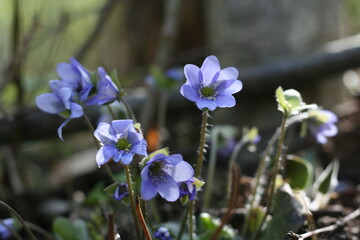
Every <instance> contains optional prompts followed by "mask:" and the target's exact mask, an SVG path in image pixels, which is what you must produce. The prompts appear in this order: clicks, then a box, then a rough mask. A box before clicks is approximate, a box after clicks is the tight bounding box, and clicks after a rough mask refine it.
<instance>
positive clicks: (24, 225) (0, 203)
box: [0, 201, 37, 240]
mask: <svg viewBox="0 0 360 240" xmlns="http://www.w3.org/2000/svg"><path fill="white" fill-rule="evenodd" d="M0 206H1V207H3V208H4V209H6V210H7V211H8V212H10V213H11V214H13V215H15V217H16V218H17V219H18V220H19V221H20V223H21V225H23V227H24V229H25V231H26V233H27V234H28V235H29V236H30V238H31V239H32V240H37V238H36V237H35V235H34V233H33V232H32V231H31V230H30V228H29V226H28V225H27V224H26V222H25V221H24V219H23V218H22V217H21V216H20V214H18V213H17V212H16V211H15V210H14V209H13V208H12V207H10V206H9V205H8V204H6V203H5V202H3V201H0Z"/></svg>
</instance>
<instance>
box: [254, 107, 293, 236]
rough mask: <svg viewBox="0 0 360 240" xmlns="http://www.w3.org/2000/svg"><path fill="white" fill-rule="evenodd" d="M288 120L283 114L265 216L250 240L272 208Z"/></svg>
mask: <svg viewBox="0 0 360 240" xmlns="http://www.w3.org/2000/svg"><path fill="white" fill-rule="evenodd" d="M287 118H288V115H287V114H286V113H284V115H283V118H282V122H281V127H280V136H279V141H278V145H277V150H276V155H275V163H274V170H273V173H272V175H271V179H270V182H269V187H268V191H267V194H268V201H267V206H266V210H265V214H264V217H263V219H262V221H261V223H260V225H259V227H258V228H257V230H256V231H255V233H254V235H253V237H252V238H251V239H256V237H257V236H258V234H259V232H260V230H261V228H262V226H263V225H264V223H265V220H266V218H267V216H268V215H269V213H270V210H271V208H272V203H273V197H274V192H275V183H276V176H277V174H278V172H279V170H280V166H281V164H280V163H281V154H282V149H283V143H284V139H285V133H286V127H287V126H286V120H287Z"/></svg>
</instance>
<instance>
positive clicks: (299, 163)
mask: <svg viewBox="0 0 360 240" xmlns="http://www.w3.org/2000/svg"><path fill="white" fill-rule="evenodd" d="M312 172H313V168H312V166H311V164H310V163H309V162H307V161H306V160H305V159H303V158H301V157H298V156H294V155H288V156H286V163H285V179H287V181H288V182H289V184H290V186H291V188H292V189H305V188H306V187H307V186H308V184H309V183H310V181H311V178H312Z"/></svg>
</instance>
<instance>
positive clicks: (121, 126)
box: [111, 119, 133, 135]
mask: <svg viewBox="0 0 360 240" xmlns="http://www.w3.org/2000/svg"><path fill="white" fill-rule="evenodd" d="M111 126H112V127H113V129H114V130H115V132H116V134H117V135H120V134H123V133H124V132H125V131H126V134H127V130H128V128H129V127H133V120H131V119H126V120H114V121H112V122H111Z"/></svg>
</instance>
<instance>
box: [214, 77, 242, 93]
mask: <svg viewBox="0 0 360 240" xmlns="http://www.w3.org/2000/svg"><path fill="white" fill-rule="evenodd" d="M242 87H243V84H242V82H241V81H239V80H236V79H230V80H225V81H222V82H221V83H220V85H219V86H218V87H217V88H216V90H217V91H218V92H219V94H220V95H231V94H234V93H237V92H239V91H240V90H241V89H242Z"/></svg>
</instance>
